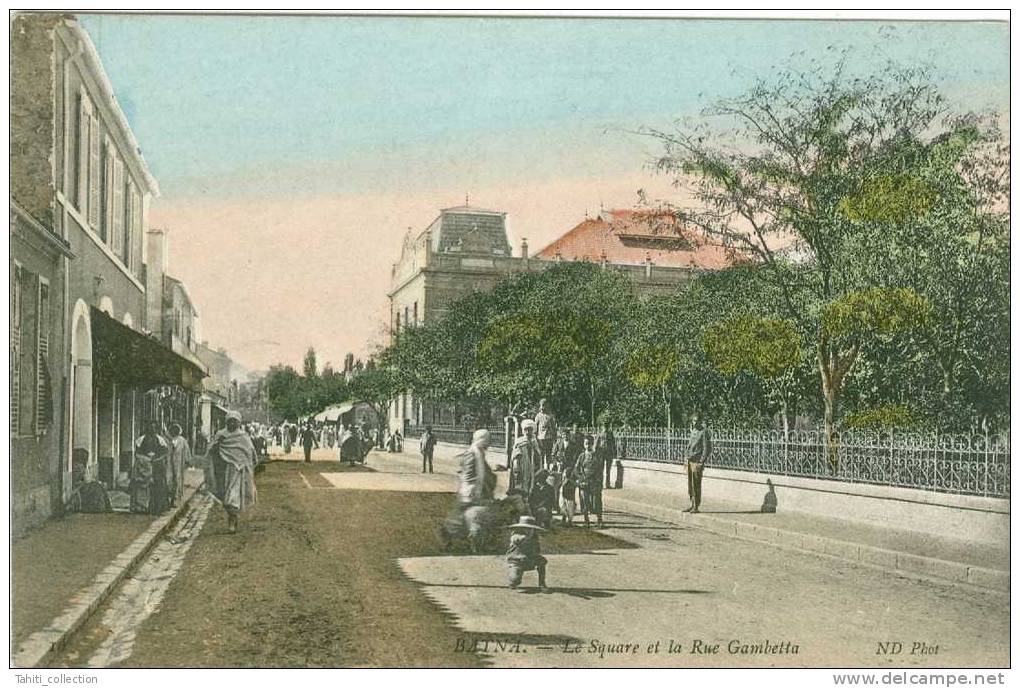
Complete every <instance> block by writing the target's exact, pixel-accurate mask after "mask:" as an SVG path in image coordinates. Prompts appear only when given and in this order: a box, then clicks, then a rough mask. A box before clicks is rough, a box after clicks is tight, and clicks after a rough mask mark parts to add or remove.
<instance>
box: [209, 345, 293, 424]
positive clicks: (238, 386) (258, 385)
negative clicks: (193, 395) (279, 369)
mask: <svg viewBox="0 0 1020 688" xmlns="http://www.w3.org/2000/svg"><path fill="white" fill-rule="evenodd" d="M195 355H196V356H197V358H198V360H199V361H201V363H202V364H203V365H204V366H205V367H206V369H207V370H208V372H209V377H208V378H206V380H205V382H204V384H203V387H204V391H203V393H202V397H201V399H200V410H199V414H198V418H199V421H198V425H199V428H201V430H202V432H203V433H204V434H205V435H206V437H211V436H212V433H214V432H215V431H216V430H218V429H219V428H221V427H222V426H223V422H224V420H225V416H226V412H227V411H239V412H240V413H241V416H242V417H243V418H244V419H245V420H246V421H250V420H254V421H259V422H272V421H273V420H275V418H274V417H273V415H272V413H271V412H270V411H269V400H268V398H267V396H266V392H265V389H264V385H263V384H262V378H263V376H262V375H260V374H257V373H253V372H251V371H250V370H248V369H247V368H246V367H244V366H243V365H241V364H240V363H238V362H237V361H235V360H234V359H232V358H231V357H230V354H228V353H227V350H226V349H224V348H223V347H219V348H213V347H211V346H209V342H207V341H203V342H201V343H199V344H197V345H196V348H195Z"/></svg>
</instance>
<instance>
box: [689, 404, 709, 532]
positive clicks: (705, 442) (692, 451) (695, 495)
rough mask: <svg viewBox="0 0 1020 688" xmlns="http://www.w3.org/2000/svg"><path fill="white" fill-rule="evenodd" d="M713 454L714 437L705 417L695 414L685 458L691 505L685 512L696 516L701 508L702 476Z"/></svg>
mask: <svg viewBox="0 0 1020 688" xmlns="http://www.w3.org/2000/svg"><path fill="white" fill-rule="evenodd" d="M711 454H712V436H711V433H710V432H709V431H708V424H707V423H706V422H705V418H704V417H703V416H699V415H697V414H695V416H694V418H693V420H692V423H691V441H690V442H688V443H687V451H686V452H684V456H685V457H686V459H687V494H688V496H689V497H690V498H691V505H690V506H689V507H687V508H686V509H684V511H686V512H689V513H692V514H696V513H698V509H699V508H700V507H701V476H702V474H703V473H704V471H705V464H706V463H708V457H709V456H711Z"/></svg>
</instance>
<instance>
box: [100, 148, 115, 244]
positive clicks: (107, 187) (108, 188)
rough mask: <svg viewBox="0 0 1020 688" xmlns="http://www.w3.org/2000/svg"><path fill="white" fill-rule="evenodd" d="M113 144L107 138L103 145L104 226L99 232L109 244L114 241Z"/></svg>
mask: <svg viewBox="0 0 1020 688" xmlns="http://www.w3.org/2000/svg"><path fill="white" fill-rule="evenodd" d="M115 155H116V153H114V150H113V146H112V145H111V144H110V139H106V144H105V145H104V146H103V204H102V212H101V213H100V216H101V217H100V218H99V225H100V227H102V231H100V232H99V236H101V237H102V238H103V241H105V242H106V244H107V245H110V244H112V243H113V234H114V232H113V214H114V213H113V161H114V156H115Z"/></svg>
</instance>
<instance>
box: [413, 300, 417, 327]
mask: <svg viewBox="0 0 1020 688" xmlns="http://www.w3.org/2000/svg"><path fill="white" fill-rule="evenodd" d="M414 326H415V327H417V326H418V302H417V301H415V302H414Z"/></svg>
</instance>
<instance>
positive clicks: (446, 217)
mask: <svg viewBox="0 0 1020 688" xmlns="http://www.w3.org/2000/svg"><path fill="white" fill-rule="evenodd" d="M604 215H605V216H604V217H603V216H600V217H599V218H593V219H586V220H585V221H583V222H581V223H580V224H579V225H577V226H576V227H574V228H573V229H571V230H570V231H568V232H567V233H566V234H564V235H563V236H562V237H561V238H560V239H558V240H557V241H555V242H553V243H552V244H550V245H549V246H548V247H546V248H544V249H543V250H542V251H540V252H539V254H538V255H536V256H530V255H529V253H528V243H527V239H522V241H521V248H520V251H519V253H518V255H516V256H515V255H512V252H511V248H510V243H509V240H508V238H507V227H506V213H503V212H499V211H495V210H486V209H483V208H476V207H473V206H469V205H463V206H458V207H454V208H445V209H443V210H441V211H440V213H439V217H437V218H436V219H435V220H433V221H432V222H431V223H430V224H429V225H428V226H427V227H426V228H425V229H424V230H422V231H420V232H418V233H417V234H415V233H412V232H411V230H408V232H407V234H406V235H405V237H404V242H403V246H402V247H401V252H400V258H399V259H398V261H397V262H396V263H394V265H393V268H392V272H391V285H392V286H391V289H390V292H389V299H390V313H389V316H390V322H389V327H390V333H391V336H394V337H395V336H397V335H398V334H399V333H400V332H401V331H402V330H403V329H404V328H407V327H415V326H417V325H419V324H421V323H423V322H429V321H431V320H433V319H435V318H438V317H441V316H442V315H443V314H444V313H446V312H447V310H448V309H449V307H450V305H451V304H452V303H454V302H456V301H457V300H459V299H461V298H463V297H464V296H467V295H468V294H470V293H472V292H476V291H484V290H487V289H490V288H492V286H493V285H495V283H496V282H498V281H499V280H501V279H503V278H504V277H506V276H507V275H510V274H513V273H517V272H526V271H534V270H544V269H546V268H548V267H550V266H552V265H555V264H556V263H557V262H559V261H563V260H587V261H592V262H600V263H602V264H603V265H605V266H606V267H607V268H613V269H616V270H620V271H622V272H625V273H626V274H628V275H629V276H630V278H631V279H632V280H633V282H634V284H635V286H636V288H637V290H638V293H640V294H645V295H651V294H668V293H672V292H673V291H674V290H675V289H676V286H677V284H678V283H680V281H682V280H684V279H686V278H687V277H689V276H690V275H691V274H692V273H693V272H695V271H697V270H702V269H718V268H721V267H724V266H726V265H729V264H732V262H733V259H732V258H728V257H727V256H728V250H727V249H724V248H722V247H720V246H714V245H710V244H708V243H707V242H705V241H704V239H703V238H701V237H696V236H693V235H690V236H681V237H680V238H679V240H674V239H673V238H672V237H670V236H669V235H668V232H667V231H666V230H668V229H670V228H668V227H664V226H661V223H662V222H666V220H665V217H664V216H663V215H662V214H659V215H657V216H655V219H656V220H657V221H658V222H660V226H658V227H656V226H655V225H654V224H651V223H646V222H644V221H643V220H644V217H643V216H642V214H641V213H640V212H638V211H618V210H614V211H609V212H608V213H606V214H604ZM671 231H672V230H671ZM674 233H675V231H674ZM660 234H661V236H660ZM458 420H459V416H458V409H457V408H456V407H450V406H446V405H430V404H428V403H424V404H423V403H422V402H419V401H416V400H415V399H413V398H412V397H411V396H409V395H401V396H400V397H398V398H397V399H394V400H393V402H392V403H391V405H390V414H389V425H390V429H391V430H394V429H398V428H402V429H404V430H406V429H407V428H408V426H410V425H418V424H420V423H426V422H427V423H435V424H446V423H456V422H458Z"/></svg>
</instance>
